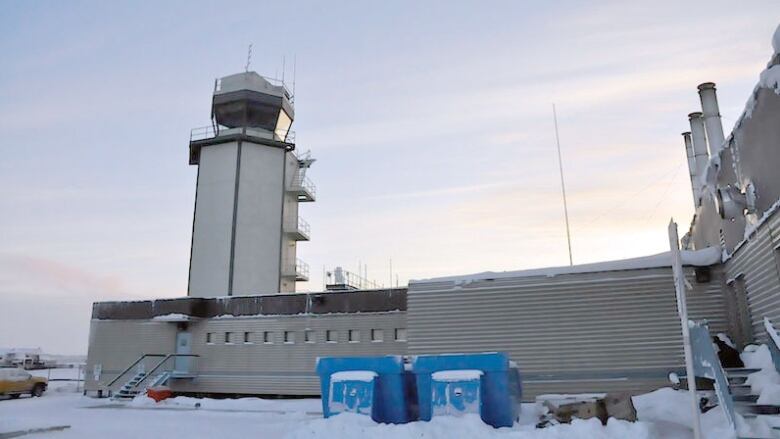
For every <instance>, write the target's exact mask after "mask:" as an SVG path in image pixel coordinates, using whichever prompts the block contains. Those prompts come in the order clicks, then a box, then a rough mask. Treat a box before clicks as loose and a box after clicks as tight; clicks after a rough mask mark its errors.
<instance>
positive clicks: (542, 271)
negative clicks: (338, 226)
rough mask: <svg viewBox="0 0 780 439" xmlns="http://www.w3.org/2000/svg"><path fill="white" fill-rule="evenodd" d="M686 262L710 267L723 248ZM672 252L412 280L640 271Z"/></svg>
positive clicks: (687, 256) (666, 261) (685, 255)
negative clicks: (571, 264) (587, 262)
mask: <svg viewBox="0 0 780 439" xmlns="http://www.w3.org/2000/svg"><path fill="white" fill-rule="evenodd" d="M680 255H681V257H682V262H683V265H693V266H709V265H713V264H717V263H720V262H721V256H722V253H721V250H720V247H708V248H705V249H702V250H696V251H693V250H683V251H681V252H680ZM671 266H672V256H671V252H663V253H658V254H655V255H650V256H643V257H639V258H631V259H620V260H616V261H606V262H597V263H594V264H581V265H574V266H564V267H549V268H536V269H531V270H517V271H502V272H492V271H486V272H484V273H476V274H469V275H464V276H446V277H438V278H431V279H421V280H413V281H410V284H412V283H418V282H455V283H466V282H474V281H478V280H486V279H504V278H513V277H531V276H547V277H554V276H558V275H562V274H576V273H595V272H599V271H617V270H638V269H644V268H659V267H671Z"/></svg>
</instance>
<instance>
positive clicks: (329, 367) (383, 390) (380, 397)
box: [317, 356, 413, 424]
mask: <svg viewBox="0 0 780 439" xmlns="http://www.w3.org/2000/svg"><path fill="white" fill-rule="evenodd" d="M317 374H319V376H320V390H321V393H322V413H323V415H324V416H325V417H326V418H328V417H330V416H333V415H336V414H338V413H342V412H352V413H360V414H366V415H370V416H371V418H372V419H373V420H375V421H377V422H384V423H393V424H400V423H405V422H409V421H411V420H413V418H412V415H413V413H412V405H411V404H410V395H413V393H412V389H409V386H407V385H406V383H407V382H408V379H407V377H406V376H405V373H404V364H403V359H402V358H401V357H400V356H385V357H324V358H320V359H318V360H317Z"/></svg>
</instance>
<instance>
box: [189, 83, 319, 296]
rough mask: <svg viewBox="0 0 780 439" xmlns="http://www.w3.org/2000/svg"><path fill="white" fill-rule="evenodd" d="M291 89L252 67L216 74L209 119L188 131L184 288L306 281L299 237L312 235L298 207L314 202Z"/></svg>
mask: <svg viewBox="0 0 780 439" xmlns="http://www.w3.org/2000/svg"><path fill="white" fill-rule="evenodd" d="M292 99H293V98H292V95H291V94H290V92H289V90H288V89H287V88H286V87H285V85H284V84H283V83H281V82H279V81H275V80H272V79H268V78H264V77H262V76H260V75H258V74H257V73H255V72H244V73H239V74H235V75H230V76H226V77H224V78H221V79H218V80H216V81H215V84H214V94H213V97H212V104H211V122H212V123H211V125H210V126H208V127H203V128H195V129H193V130H192V131H191V133H190V146H189V149H190V154H189V162H190V164H191V165H196V166H198V178H197V190H196V195H195V212H194V215H193V226H192V248H191V253H190V274H189V286H188V295H189V296H193V297H217V296H226V295H227V296H230V295H245V294H261V293H274V292H294V291H295V282H296V281H307V280H308V266H307V265H306V264H305V263H303V262H302V261H300V260H299V259H298V258H297V251H296V250H297V242H298V241H308V240H309V239H310V237H311V231H310V227H309V224H308V223H307V222H306V221H304V220H303V219H302V218H300V217H299V215H298V204H299V203H301V202H311V201H315V199H316V188H315V186H314V184H313V183H312V182H311V181H310V180H309V179H308V178H307V177H306V171H307V170H308V168H309V167H310V166H311V165H312V163H314V159H313V158H311V156H310V154H308V153H307V154H303V155H297V154H296V152H295V135H294V133H293V132H292V131H291V130H290V127H291V126H292V123H293V120H294V118H295V113H294V108H293V104H292Z"/></svg>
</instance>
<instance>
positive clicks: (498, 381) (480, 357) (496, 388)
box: [412, 352, 522, 428]
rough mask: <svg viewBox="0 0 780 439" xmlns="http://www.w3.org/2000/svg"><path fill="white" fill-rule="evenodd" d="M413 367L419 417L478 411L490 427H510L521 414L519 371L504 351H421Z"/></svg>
mask: <svg viewBox="0 0 780 439" xmlns="http://www.w3.org/2000/svg"><path fill="white" fill-rule="evenodd" d="M412 371H413V372H414V374H415V378H416V382H417V400H418V406H419V418H420V419H421V420H423V421H430V420H431V418H432V417H433V416H440V415H460V414H464V413H479V414H480V417H481V418H482V420H483V421H484V422H485V423H486V424H489V425H492V426H493V427H496V428H498V427H511V426H512V424H513V423H514V422H515V421H516V420H517V419H518V416H519V414H520V402H521V399H522V387H521V382H520V373H519V371H518V370H517V368H516V367H512V366H511V365H510V362H509V357H508V356H507V355H506V354H504V353H499V352H493V353H483V354H452V355H450V354H444V355H421V356H418V357H416V358H414V360H413V362H412Z"/></svg>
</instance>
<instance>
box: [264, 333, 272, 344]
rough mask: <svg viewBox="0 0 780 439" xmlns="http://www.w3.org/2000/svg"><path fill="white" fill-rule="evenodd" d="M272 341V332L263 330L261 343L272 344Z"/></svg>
mask: <svg viewBox="0 0 780 439" xmlns="http://www.w3.org/2000/svg"><path fill="white" fill-rule="evenodd" d="M273 342H274V338H273V333H272V332H271V331H265V332H263V343H265V344H272V343H273Z"/></svg>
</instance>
